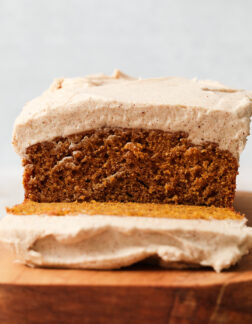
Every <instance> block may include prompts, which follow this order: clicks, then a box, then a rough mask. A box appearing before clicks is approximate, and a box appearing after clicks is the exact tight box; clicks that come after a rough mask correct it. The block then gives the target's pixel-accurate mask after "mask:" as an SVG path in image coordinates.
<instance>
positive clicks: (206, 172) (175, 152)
mask: <svg viewBox="0 0 252 324" xmlns="http://www.w3.org/2000/svg"><path fill="white" fill-rule="evenodd" d="M23 164H24V166H25V172H24V188H25V198H26V199H30V200H33V201H37V202H60V201H62V202H71V201H90V200H97V201H119V202H140V203H148V202H149V203H150V202H152V203H180V204H191V205H208V206H209V205H215V206H223V207H231V206H232V203H233V200H234V194H235V186H236V185H235V179H236V174H237V169H238V162H237V160H236V158H235V157H234V156H232V154H231V153H230V152H228V151H223V150H220V149H219V148H218V146H217V145H214V144H212V143H205V144H204V145H203V144H202V145H194V144H192V143H191V142H190V141H189V140H188V136H187V135H186V134H185V133H182V132H181V133H169V132H164V131H160V130H139V129H121V128H103V129H96V130H94V131H88V132H84V133H81V134H79V135H73V136H68V137H66V138H62V137H61V138H57V139H55V140H52V141H50V142H44V143H38V144H34V145H33V146H31V147H29V148H28V149H27V151H26V158H25V159H24V161H23Z"/></svg>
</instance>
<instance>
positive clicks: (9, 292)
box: [0, 192, 252, 324]
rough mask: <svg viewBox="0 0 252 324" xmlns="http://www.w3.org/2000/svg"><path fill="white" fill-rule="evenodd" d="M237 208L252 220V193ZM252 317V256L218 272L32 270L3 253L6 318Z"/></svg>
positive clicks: (1, 289)
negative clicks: (227, 269) (226, 269)
mask: <svg viewBox="0 0 252 324" xmlns="http://www.w3.org/2000/svg"><path fill="white" fill-rule="evenodd" d="M235 206H236V209H238V210H239V211H241V212H243V213H245V214H246V215H247V217H248V218H249V219H250V221H252V193H248V192H238V193H237V196H236V200H235ZM204 322H205V323H214V324H215V323H217V324H218V323H232V324H233V323H252V255H251V254H250V255H248V256H246V257H244V258H243V260H242V261H241V262H240V264H239V265H238V266H236V267H233V268H232V269H231V270H229V271H224V272H222V273H220V274H217V273H215V272H213V271H212V270H210V269H202V270H193V271H192V270H181V271H178V270H164V269H159V268H153V267H151V266H150V265H146V264H145V265H144V264H138V265H136V266H133V267H129V268H127V269H124V270H116V271H90V270H89V271H83V270H56V269H32V268H28V267H26V266H23V265H20V264H15V263H13V257H12V256H10V255H6V253H5V252H4V251H1V260H0V324H2V323H4V324H5V323H15V324H16V323H18V324H19V323H20V324H23V323H43V324H44V323H63V324H64V323H95V324H96V323H98V324H99V323H119V324H120V323H127V324H128V323H147V324H148V323H152V324H154V323H183V324H187V323H204Z"/></svg>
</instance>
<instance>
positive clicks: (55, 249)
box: [0, 215, 252, 272]
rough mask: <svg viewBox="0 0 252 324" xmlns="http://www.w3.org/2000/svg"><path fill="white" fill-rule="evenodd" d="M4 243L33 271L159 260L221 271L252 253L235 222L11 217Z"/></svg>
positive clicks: (251, 240) (248, 236)
mask: <svg viewBox="0 0 252 324" xmlns="http://www.w3.org/2000/svg"><path fill="white" fill-rule="evenodd" d="M0 241H1V242H2V243H4V244H5V245H7V246H9V247H11V248H12V249H13V250H14V252H15V253H16V255H17V260H18V261H20V262H22V263H25V264H27V265H30V266H41V267H65V268H85V269H117V268H121V267H125V266H129V265H132V264H134V263H136V262H139V261H142V260H145V259H149V258H154V259H155V260H157V261H158V262H159V263H160V265H161V266H165V267H166V266H168V267H169V266H172V265H176V266H177V265H178V264H181V265H184V264H186V265H188V266H192V265H194V266H210V267H212V268H214V270H215V271H217V272H219V271H221V270H222V269H225V268H228V267H230V266H231V265H233V264H235V263H236V262H237V261H238V260H239V259H240V258H241V257H242V256H243V255H244V254H247V253H248V252H249V249H251V248H252V228H249V227H247V226H246V225H245V221H234V220H184V219H160V218H145V217H141V218H139V217H132V216H131V217H127V216H124V217H120V216H101V215H94V216H88V215H76V216H64V217H61V216H43V215H40V216H37V215H30V216H15V215H7V216H6V217H5V218H4V219H3V220H2V221H1V222H0Z"/></svg>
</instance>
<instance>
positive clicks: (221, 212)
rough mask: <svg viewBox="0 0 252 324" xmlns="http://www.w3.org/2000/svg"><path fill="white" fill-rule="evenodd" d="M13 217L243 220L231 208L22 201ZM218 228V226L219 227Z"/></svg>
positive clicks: (10, 211)
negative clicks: (78, 216) (94, 216)
mask: <svg viewBox="0 0 252 324" xmlns="http://www.w3.org/2000/svg"><path fill="white" fill-rule="evenodd" d="M7 212H8V213H9V214H13V215H50V216H66V215H83V214H84V215H104V216H105V215H107V216H110V215H113V216H121V217H124V216H133V217H152V218H176V219H205V220H213V219H215V220H226V219H230V220H237V221H242V220H245V218H244V215H241V214H240V213H237V212H235V211H234V210H233V209H231V208H219V207H214V206H210V207H204V206H190V205H174V204H141V203H118V202H117V203H114V202H106V203H103V202H96V201H92V202H82V203H77V202H75V203H37V202H34V201H31V200H25V201H24V202H23V203H22V204H18V205H15V206H13V207H9V208H7ZM219 224H221V223H219Z"/></svg>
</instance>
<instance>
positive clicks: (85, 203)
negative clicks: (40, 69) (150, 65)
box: [0, 71, 252, 271]
mask: <svg viewBox="0 0 252 324" xmlns="http://www.w3.org/2000/svg"><path fill="white" fill-rule="evenodd" d="M251 113H252V102H251V99H250V95H249V93H248V92H246V91H243V90H235V89H230V88H228V87H226V86H224V85H222V84H220V83H218V82H213V81H198V80H187V79H183V78H175V77H169V78H156V79H134V78H131V77H128V76H127V75H125V74H123V73H121V72H120V71H115V73H114V75H113V76H111V77H109V76H105V75H93V76H88V77H85V78H75V79H58V80H56V81H55V82H54V83H53V85H52V86H51V87H50V88H49V90H47V91H46V92H45V93H44V94H42V95H41V96H40V97H38V98H36V99H34V100H32V101H31V102H29V103H27V104H26V106H25V107H24V109H23V111H22V112H21V114H20V116H19V117H18V118H17V120H16V122H15V127H14V133H13V145H14V147H15V150H16V151H17V153H18V154H19V155H20V156H21V158H22V160H23V165H24V176H23V184H24V189H25V201H24V202H23V203H22V204H19V205H16V206H14V207H10V208H8V209H7V213H8V215H7V216H6V217H5V218H4V219H3V220H2V221H1V222H0V241H1V242H2V243H4V244H5V245H7V246H8V247H11V248H12V249H13V250H14V252H15V253H16V258H17V260H18V261H20V262H22V263H25V264H28V265H31V266H44V267H67V268H87V269H115V268H120V267H124V266H129V265H131V264H133V263H135V262H138V261H141V260H145V259H148V260H151V261H152V262H153V261H155V262H157V263H159V264H160V265H162V266H164V267H184V266H186V267H188V266H190V267H191V266H193V267H195V266H210V267H213V268H214V269H215V270H216V271H220V270H222V269H225V268H228V267H229V266H231V265H233V264H235V263H236V262H237V261H238V260H239V259H240V258H241V257H242V256H243V255H244V254H246V253H248V252H249V250H250V249H251V248H252V230H251V228H249V227H247V226H246V219H245V217H244V215H240V214H239V213H237V212H235V211H234V209H233V200H234V194H235V187H236V176H237V173H238V165H239V156H240V153H241V152H242V150H243V148H244V146H245V143H246V138H247V136H248V135H249V124H250V116H251Z"/></svg>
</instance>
